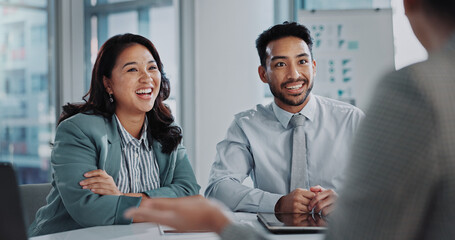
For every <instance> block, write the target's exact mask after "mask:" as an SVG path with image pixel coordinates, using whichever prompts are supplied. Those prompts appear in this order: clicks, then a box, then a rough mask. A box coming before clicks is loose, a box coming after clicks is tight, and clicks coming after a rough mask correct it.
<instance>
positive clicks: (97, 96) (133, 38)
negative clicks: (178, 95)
mask: <svg viewBox="0 0 455 240" xmlns="http://www.w3.org/2000/svg"><path fill="white" fill-rule="evenodd" d="M134 44H140V45H142V46H144V47H146V48H147V49H148V50H149V51H150V53H151V54H152V56H153V58H154V59H155V61H156V64H157V65H158V69H159V71H160V73H161V84H160V92H159V94H158V96H157V98H156V100H155V103H154V105H153V108H152V110H150V111H149V112H147V113H146V115H147V118H148V127H147V129H148V133H149V134H151V135H152V137H153V138H154V139H156V140H157V141H158V142H160V143H161V145H162V146H163V147H162V152H163V153H171V152H172V151H173V150H175V149H176V148H177V146H178V144H179V143H180V142H181V140H182V130H181V129H180V128H179V127H178V126H175V125H172V123H173V122H174V117H173V116H172V114H171V111H170V109H169V107H168V106H166V105H165V104H164V103H163V101H164V100H166V99H167V98H168V97H169V94H170V90H171V89H170V83H169V79H167V78H166V75H165V73H164V71H163V63H162V62H161V59H160V55H159V54H158V51H157V50H156V48H155V46H154V45H153V43H152V42H151V41H150V40H148V39H147V38H145V37H142V36H139V35H135V34H130V33H127V34H123V35H116V36H114V37H112V38H110V39H109V40H107V41H106V42H105V43H104V44H103V46H101V48H100V50H99V52H98V56H97V58H96V61H95V65H94V67H93V71H92V81H91V84H90V90H89V91H88V92H87V94H85V95H84V97H83V98H82V99H83V100H84V102H85V103H82V104H71V103H68V104H67V105H65V106H63V113H62V115H61V116H60V119H59V121H58V124H60V123H61V122H62V121H63V120H65V119H67V118H69V117H71V116H73V115H75V114H78V113H85V114H94V115H101V116H103V117H105V118H106V119H108V120H111V119H112V115H113V114H114V113H115V101H114V102H110V101H109V94H108V93H107V92H106V89H105V87H104V84H103V77H104V76H106V77H107V78H111V74H112V69H113V68H114V65H115V62H116V61H117V58H118V56H119V55H120V54H121V53H122V52H123V50H125V49H126V48H128V47H130V46H132V45H134ZM87 98H88V99H87Z"/></svg>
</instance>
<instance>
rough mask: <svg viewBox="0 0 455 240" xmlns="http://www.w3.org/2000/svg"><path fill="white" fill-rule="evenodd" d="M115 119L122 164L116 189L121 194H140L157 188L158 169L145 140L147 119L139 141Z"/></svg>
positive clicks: (153, 155)
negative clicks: (119, 140)
mask: <svg viewBox="0 0 455 240" xmlns="http://www.w3.org/2000/svg"><path fill="white" fill-rule="evenodd" d="M115 119H116V121H117V123H118V131H119V133H120V138H121V149H122V158H121V159H122V160H121V161H122V162H121V166H120V173H119V177H118V179H117V183H116V184H117V187H118V189H119V190H120V192H122V193H141V192H145V191H148V190H152V189H157V188H159V187H160V177H159V167H158V164H157V163H156V159H155V154H154V152H153V149H152V148H151V146H150V144H149V141H148V139H147V124H148V120H147V117H146V118H145V121H144V126H143V128H142V134H141V138H140V139H136V138H135V137H133V136H131V134H130V133H128V132H127V131H126V129H125V128H124V127H123V126H122V124H121V123H120V120H119V119H118V118H117V115H115Z"/></svg>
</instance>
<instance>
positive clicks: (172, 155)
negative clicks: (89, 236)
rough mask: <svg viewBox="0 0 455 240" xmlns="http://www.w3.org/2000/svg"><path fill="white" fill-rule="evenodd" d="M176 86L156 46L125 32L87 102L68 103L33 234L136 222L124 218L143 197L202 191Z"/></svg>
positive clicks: (104, 54) (103, 61)
mask: <svg viewBox="0 0 455 240" xmlns="http://www.w3.org/2000/svg"><path fill="white" fill-rule="evenodd" d="M169 93H170V85H169V80H168V79H167V78H166V76H165V74H164V71H163V64H162V62H161V59H160V56H159V55H158V52H157V50H156V49H155V47H154V45H153V44H152V43H151V42H150V41H149V40H148V39H146V38H144V37H142V36H139V35H134V34H124V35H117V36H114V37H112V38H110V39H109V40H108V41H107V42H106V43H105V44H104V45H103V46H102V47H101V49H100V51H99V53H98V56H97V59H96V62H95V66H94V68H93V72H92V80H91V85H90V90H89V91H88V93H87V94H86V95H85V96H84V100H85V103H83V104H67V105H66V106H64V107H63V110H64V111H63V114H62V116H61V118H60V120H59V126H58V128H57V132H56V136H55V144H54V148H53V151H52V157H51V163H52V168H53V170H54V171H53V172H54V174H53V180H52V186H53V189H52V190H51V192H50V194H49V196H48V198H47V200H48V204H47V205H46V206H44V207H43V208H41V209H40V210H39V211H38V213H37V216H36V220H35V221H34V222H33V223H32V225H31V226H30V229H29V232H30V236H36V235H42V234H49V233H54V232H60V231H67V230H72V229H77V228H82V227H90V226H99V225H111V224H129V223H131V222H139V221H140V219H124V218H123V212H124V211H125V210H126V209H128V208H130V207H138V206H140V204H141V203H142V201H141V200H142V199H143V198H149V197H181V196H188V195H195V194H198V192H199V188H200V187H199V185H198V184H197V183H196V179H195V177H194V173H193V170H192V168H191V165H190V163H189V161H188V157H187V154H186V150H185V148H184V147H183V146H182V145H181V144H180V142H181V139H182V135H181V129H180V127H178V126H176V125H175V124H174V118H173V116H172V114H171V112H170V110H169V108H168V107H167V106H166V105H165V104H164V103H163V101H164V100H166V99H167V98H168V97H169Z"/></svg>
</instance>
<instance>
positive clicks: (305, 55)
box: [296, 53, 310, 58]
mask: <svg viewBox="0 0 455 240" xmlns="http://www.w3.org/2000/svg"><path fill="white" fill-rule="evenodd" d="M309 56H310V55H309V54H308V53H302V54H299V55H297V56H296V57H297V58H299V57H309Z"/></svg>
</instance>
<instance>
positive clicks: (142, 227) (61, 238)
mask: <svg viewBox="0 0 455 240" xmlns="http://www.w3.org/2000/svg"><path fill="white" fill-rule="evenodd" d="M231 219H233V220H234V221H236V222H240V223H242V224H249V225H250V226H252V227H253V228H255V229H256V230H257V231H260V232H262V233H264V234H265V235H267V237H268V238H269V239H285V240H294V239H295V240H297V239H298V240H322V239H324V234H323V233H313V234H271V233H269V232H268V231H267V230H266V229H265V228H264V227H263V226H262V225H261V224H260V223H259V221H258V220H257V218H256V214H253V213H240V212H239V213H233V214H231ZM164 229H167V228H166V227H163V226H159V225H157V224H154V223H133V224H130V225H111V226H99V227H90V228H83V229H77V230H72V231H66V232H61V233H54V234H48V235H43V236H38V237H32V238H30V239H31V240H76V239H77V240H80V239H82V240H90V239H100V240H104V239H115V240H133V239H137V240H155V239H159V240H173V239H201V240H212V239H213V240H215V239H220V238H219V237H218V235H217V234H216V233H211V232H204V233H167V232H166V231H164Z"/></svg>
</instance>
